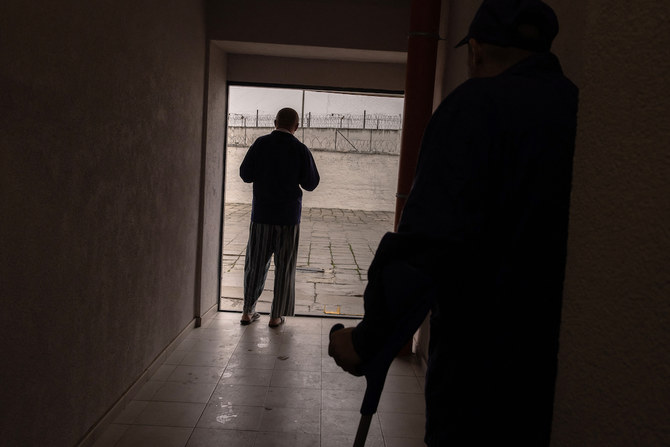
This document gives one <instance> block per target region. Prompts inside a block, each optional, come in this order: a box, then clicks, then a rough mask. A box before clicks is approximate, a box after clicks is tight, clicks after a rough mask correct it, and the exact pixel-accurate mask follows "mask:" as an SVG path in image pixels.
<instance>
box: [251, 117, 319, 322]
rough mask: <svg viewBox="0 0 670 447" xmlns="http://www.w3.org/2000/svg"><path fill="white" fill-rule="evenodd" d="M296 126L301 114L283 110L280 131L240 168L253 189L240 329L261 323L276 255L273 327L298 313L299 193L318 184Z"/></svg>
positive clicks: (265, 138)
mask: <svg viewBox="0 0 670 447" xmlns="http://www.w3.org/2000/svg"><path fill="white" fill-rule="evenodd" d="M298 125H299V118H298V112H296V111H295V110H293V109H290V108H284V109H281V110H280V111H279V112H278V113H277V117H276V119H275V128H276V129H275V130H274V131H273V132H272V133H270V134H268V135H264V136H262V137H260V138H258V139H257V140H256V141H255V142H254V143H253V144H252V145H251V147H250V148H249V151H248V152H247V154H246V156H245V157H244V160H243V161H242V165H241V166H240V177H242V180H244V181H245V182H247V183H250V182H253V184H254V185H253V202H252V205H251V225H250V227H249V242H248V244H247V254H246V259H245V263H244V308H243V314H242V319H241V320H240V323H241V324H249V323H252V322H254V321H256V320H258V319H259V318H260V315H259V314H258V312H256V311H255V309H256V302H257V301H258V298H259V297H260V295H261V293H262V292H263V286H264V285H265V278H266V276H267V273H268V269H269V268H270V258H271V257H272V255H273V254H274V261H275V281H274V297H273V300H272V309H271V311H270V322H269V326H270V327H277V326H279V325H280V324H282V323H283V322H284V316H292V315H293V314H294V311H295V267H296V260H297V255H298V238H299V234H300V214H301V211H302V189H300V188H301V187H302V188H303V189H305V190H307V191H313V190H314V188H316V187H317V185H318V184H319V180H320V177H319V171H318V170H317V168H316V164H315V163H314V158H313V157H312V154H311V153H310V151H309V149H307V146H305V145H304V144H302V143H301V142H300V141H299V140H298V139H297V138H296V137H295V136H293V134H294V133H295V131H296V130H297V129H298Z"/></svg>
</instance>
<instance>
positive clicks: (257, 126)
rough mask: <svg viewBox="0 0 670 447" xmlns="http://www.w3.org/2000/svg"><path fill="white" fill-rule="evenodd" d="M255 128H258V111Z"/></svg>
mask: <svg viewBox="0 0 670 447" xmlns="http://www.w3.org/2000/svg"><path fill="white" fill-rule="evenodd" d="M256 127H258V109H256Z"/></svg>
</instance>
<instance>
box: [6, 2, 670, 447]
mask: <svg viewBox="0 0 670 447" xmlns="http://www.w3.org/2000/svg"><path fill="white" fill-rule="evenodd" d="M445 3H446V4H447V6H448V8H449V11H450V15H449V17H450V18H449V26H448V27H447V29H445V30H444V31H445V34H443V36H446V37H447V38H448V39H449V40H448V41H447V42H445V44H446V45H442V49H441V51H442V54H443V56H442V57H443V58H444V59H443V62H444V67H445V71H444V76H443V77H442V78H441V79H439V78H438V79H439V83H440V84H439V85H441V95H442V96H445V95H446V94H448V92H449V91H451V89H453V87H455V85H457V84H458V83H460V82H461V81H462V80H463V79H464V76H465V65H464V64H465V60H464V57H462V56H461V55H460V54H459V53H458V52H457V51H453V50H452V49H451V43H452V42H454V41H455V40H454V39H458V38H460V36H462V35H463V34H464V32H465V30H466V29H467V22H469V20H470V18H471V17H472V14H473V13H474V10H475V9H476V4H473V2H470V1H466V0H458V1H456V0H451V1H448V2H447V1H446V0H445ZM474 3H477V2H474ZM550 3H551V4H552V6H554V7H555V9H556V11H557V13H558V14H559V18H560V19H561V25H562V30H561V34H560V36H559V38H558V39H557V41H556V47H555V48H556V52H557V54H558V55H559V57H560V58H561V60H562V61H563V64H564V68H565V71H566V73H567V74H568V75H569V76H570V77H571V78H573V79H574V80H575V81H576V82H577V83H578V85H579V86H580V87H581V102H580V112H579V113H580V115H579V131H578V133H579V134H578V139H577V153H576V158H575V176H574V186H573V196H572V203H573V206H572V211H571V224H570V240H569V255H568V265H567V270H568V271H567V277H566V291H565V306H564V318H563V327H562V334H561V350H560V363H559V376H558V382H557V395H556V406H555V421H554V434H553V445H555V446H561V447H562V446H570V447H571V446H581V445H598V446H600V445H602V446H630V445H645V446H646V445H650V446H651V445H653V446H656V445H669V444H670V439H669V437H670V430H669V428H668V421H669V420H670V409H669V405H670V404H669V402H670V397H669V396H670V385H669V380H668V377H669V376H670V367H669V366H668V359H669V358H670V352H669V346H670V340H669V337H668V331H669V329H668V328H670V321H668V316H669V315H670V309H669V306H670V304H669V303H670V300H668V296H670V290H668V288H669V286H668V284H669V282H668V273H667V272H668V268H669V263H670V262H669V259H668V253H670V247H669V246H668V245H669V242H668V238H669V237H668V231H667V226H668V221H670V214H669V210H668V200H667V191H669V190H670V185H668V174H667V172H668V164H669V159H668V155H667V154H668V152H667V142H668V141H670V135H669V133H670V132H669V130H668V124H667V123H668V119H667V117H668V113H669V110H668V101H667V96H668V91H669V90H670V89H669V86H668V79H669V77H670V73H669V67H668V61H669V60H670V58H669V57H668V48H670V42H669V33H668V32H667V29H668V28H667V23H666V21H667V17H669V16H670V12H669V11H668V3H667V2H666V1H664V0H642V1H639V2H627V1H623V0H617V1H614V2H612V1H605V0H588V1H585V2H569V1H568V0H554V1H551V2H550ZM213 4H214V5H213ZM212 5H213V6H212ZM280 5H281V6H286V7H287V9H285V10H282V9H281V6H280ZM209 7H210V8H211V9H210V12H211V14H209V17H208V18H209V19H210V24H212V28H211V32H212V37H213V38H215V39H223V40H240V41H243V40H248V41H253V42H270V43H283V44H293V45H316V46H332V47H337V46H339V47H342V48H359V49H372V50H379V51H404V49H405V48H406V30H407V23H406V21H407V20H408V17H409V12H408V11H409V0H395V1H394V0H364V1H354V0H340V1H335V0H333V1H325V0H323V1H319V2H314V1H311V0H310V1H307V0H303V1H298V0H293V1H288V2H272V1H270V0H248V1H244V2H241V1H239V2H228V1H226V2H222V1H221V2H214V1H212V2H209ZM202 9H203V8H202V4H200V3H193V2H172V3H170V7H169V8H166V7H165V4H164V2H159V1H157V0H154V1H146V2H140V3H137V2H132V3H131V2H115V3H114V4H113V5H111V4H110V5H106V4H96V5H95V6H93V5H91V6H87V4H85V3H82V2H76V1H74V0H64V1H59V2H55V3H54V2H47V1H38V2H31V3H26V2H18V1H15V2H11V3H10V4H9V5H5V6H4V7H3V13H2V14H1V15H0V29H1V30H2V39H0V55H2V64H0V107H2V110H1V111H0V112H1V113H0V115H1V116H2V120H3V121H2V128H1V131H0V157H1V158H0V199H1V200H0V203H1V204H2V207H3V208H2V213H0V222H1V224H2V225H1V226H0V236H1V237H2V239H1V241H0V242H1V247H2V250H0V253H1V259H2V263H1V264H0V268H1V269H2V270H1V272H0V273H1V274H0V277H1V278H2V289H1V293H2V306H3V309H2V313H1V314H0V315H2V316H1V318H0V352H2V354H3V358H4V359H5V362H4V364H3V368H2V380H1V381H0V402H2V403H3V418H2V421H1V422H0V427H1V428H0V433H2V434H3V442H5V443H7V444H8V445H53V446H61V445H63V446H70V445H73V444H75V443H76V442H77V441H78V440H79V439H81V438H82V437H83V436H84V435H85V434H86V432H87V430H89V429H90V428H91V427H92V426H93V425H94V424H95V423H96V422H97V421H98V420H99V419H100V418H102V417H103V416H104V415H105V414H106V412H107V411H108V410H109V409H110V408H112V406H113V405H114V403H115V402H116V401H117V400H118V399H120V398H121V397H122V396H123V395H124V392H125V391H126V390H127V389H128V388H129V387H130V386H132V385H133V383H135V382H136V381H137V380H138V379H139V378H140V377H142V373H143V372H144V371H145V369H146V368H147V367H149V366H150V365H151V364H152V362H153V361H154V360H155V359H156V358H157V357H158V356H160V355H161V353H162V352H163V350H164V349H165V348H166V347H168V346H169V345H170V343H171V341H173V340H174V339H175V337H178V336H179V334H180V332H181V331H182V330H184V329H185V328H188V327H189V326H192V324H193V317H194V315H195V314H197V310H198V309H199V310H200V311H201V312H202V311H205V310H207V308H208V306H210V305H211V304H212V303H213V302H214V301H213V300H214V299H215V298H213V297H212V294H213V293H214V292H215V289H216V288H217V287H218V284H217V281H218V278H216V279H214V278H213V275H215V274H218V272H215V270H216V268H215V267H214V266H213V264H212V263H211V261H212V260H213V259H214V258H215V257H218V256H219V253H218V248H216V247H217V245H218V241H217V237H216V233H217V232H218V227H217V225H218V223H216V221H217V220H218V219H219V216H220V210H219V209H218V207H219V206H220V203H218V201H219V197H220V189H219V188H220V184H221V183H220V182H219V178H220V176H221V175H222V174H221V170H222V169H223V167H222V166H221V164H222V160H221V157H222V153H221V152H219V148H222V141H223V136H222V133H221V132H222V130H221V129H220V128H217V125H216V123H217V122H218V121H219V119H220V117H221V116H222V115H224V114H225V110H224V109H223V106H222V105H221V104H222V103H223V102H224V100H225V93H224V91H223V84H224V83H225V81H226V73H229V74H232V75H234V76H238V75H239V76H240V77H242V78H247V77H248V76H251V75H250V74H249V73H252V72H253V70H251V69H249V68H245V69H244V70H247V71H244V70H242V67H252V68H253V67H254V66H253V64H258V62H259V58H263V56H258V57H256V58H255V59H256V60H247V61H246V62H244V64H243V63H242V62H241V60H242V58H238V61H240V62H239V63H238V62H234V63H233V61H231V60H230V58H229V59H228V61H226V57H225V55H224V54H221V52H219V51H217V50H213V51H212V53H211V54H210V78H209V83H208V93H207V95H208V96H207V97H208V98H209V102H208V105H207V106H206V107H203V102H204V95H203V94H204V91H205V84H204V80H205V78H206V76H205V50H206V45H205V24H204V20H205V14H204V11H203V10H202ZM258 11H263V12H265V14H264V15H262V16H261V18H260V19H259V20H257V21H255V20H249V19H250V18H252V17H257V16H258ZM309 13H312V14H315V16H314V17H323V16H319V15H318V14H324V13H327V15H326V16H327V17H329V18H330V19H329V20H327V21H317V20H310V17H309ZM352 13H353V14H352ZM278 17H279V18H284V19H286V20H285V21H282V22H281V24H283V25H287V24H288V25H290V26H291V29H292V30H293V32H292V33H291V34H290V35H288V38H287V35H286V34H285V33H284V34H282V33H279V31H278V30H280V29H281V28H278V27H277V21H276V20H275V19H276V18H278ZM347 19H348V20H347ZM284 29H285V26H284ZM461 52H462V51H461ZM248 59H254V58H248ZM278 59H284V58H278ZM289 59H292V58H289ZM265 62H268V64H260V67H261V68H263V67H271V68H272V71H271V72H272V73H273V76H272V78H273V79H278V78H281V79H283V80H284V81H282V82H290V83H303V82H305V83H308V84H311V83H315V84H318V85H324V83H331V82H332V83H337V82H339V81H338V79H337V78H336V77H335V76H332V74H329V73H328V72H327V71H326V70H323V69H321V68H320V69H319V70H320V71H318V72H317V71H315V72H314V74H313V75H308V74H307V70H308V69H309V64H307V65H305V66H304V68H301V69H300V71H298V72H297V73H302V74H300V75H299V76H298V75H296V76H292V75H287V74H285V73H284V74H282V73H281V71H280V69H281V67H282V66H284V64H285V63H286V62H288V63H289V66H299V65H300V63H298V62H297V61H294V60H286V59H284V60H278V61H275V63H272V64H269V61H267V60H265ZM302 63H305V62H304V61H303V62H302ZM354 65H356V66H357V67H360V68H361V69H362V71H361V72H356V71H355V70H354V69H352V70H353V71H352V73H363V75H362V76H363V79H371V77H368V76H369V75H370V74H371V73H378V71H376V70H378V69H377V68H374V67H372V66H366V67H364V66H363V65H360V64H354ZM314 66H315V67H317V66H318V64H316V65H314ZM386 68H390V67H388V66H386V65H384V66H383V68H380V69H382V70H385V69H386ZM236 70H237V71H236ZM284 70H286V68H284ZM398 70H399V69H397V70H396V69H391V70H389V72H393V73H395V74H394V75H393V78H392V79H391V80H390V81H388V82H389V85H397V83H398V80H397V79H398V77H401V75H400V74H399V72H398ZM338 71H339V70H338ZM245 73H246V74H245ZM255 76H259V75H258V74H256V75H255ZM282 76H283V78H282ZM356 76H358V75H356ZM374 76H376V75H374ZM342 79H343V80H342V81H341V83H343V84H344V83H345V82H350V80H347V79H350V78H348V77H347V76H344V77H342ZM385 82H387V80H386V79H384V78H383V77H380V79H379V83H380V84H376V83H375V84H374V85H386V84H383V83H385ZM365 84H366V85H368V82H367V81H365ZM370 85H371V84H370ZM361 88H374V87H361ZM377 88H381V87H377ZM401 88H402V87H401ZM391 89H396V88H395V87H393V88H391ZM205 111H207V121H206V123H207V128H206V129H205V132H203V126H202V123H203V115H204V112H205ZM203 137H204V139H205V143H204V144H203ZM203 157H204V158H203ZM199 222H200V224H201V228H202V229H201V230H200V232H199V231H198V228H199ZM199 257H201V258H202V259H201V260H199ZM198 278H201V279H202V282H201V283H200V285H198V284H199V283H198ZM194 295H195V296H194ZM36 409H37V410H36ZM40 409H41V410H40ZM36 411H37V412H38V413H37V414H38V416H36ZM40 411H41V413H40Z"/></svg>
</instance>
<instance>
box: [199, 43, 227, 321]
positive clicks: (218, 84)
mask: <svg viewBox="0 0 670 447" xmlns="http://www.w3.org/2000/svg"><path fill="white" fill-rule="evenodd" d="M208 64H209V66H208V69H209V76H208V85H207V104H206V108H207V121H206V122H207V125H206V127H205V137H204V138H203V140H204V141H205V147H204V153H203V157H202V161H201V173H200V175H201V181H200V185H201V190H200V200H201V202H200V212H201V223H200V225H199V228H200V229H201V234H200V238H201V239H200V245H199V251H200V255H199V256H198V259H199V260H200V262H199V264H198V273H199V275H200V280H201V282H200V283H199V284H196V287H198V289H196V309H195V313H194V314H195V315H196V316H197V317H201V316H202V315H203V314H205V313H207V311H213V310H214V309H213V308H214V307H218V302H219V296H220V284H219V283H220V277H221V273H220V271H219V268H220V264H221V261H220V259H221V222H222V215H221V212H222V208H221V207H222V205H223V175H224V174H223V173H224V159H225V132H226V129H225V127H226V126H225V122H226V106H227V102H228V99H227V86H226V82H227V79H226V72H227V69H226V67H227V56H226V54H225V53H224V52H223V51H222V50H221V49H220V48H218V47H217V46H215V45H211V44H210V45H209V62H208Z"/></svg>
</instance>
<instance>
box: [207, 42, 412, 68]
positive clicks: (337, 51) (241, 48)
mask: <svg viewBox="0 0 670 447" xmlns="http://www.w3.org/2000/svg"><path fill="white" fill-rule="evenodd" d="M212 42H213V43H214V44H215V45H216V46H218V47H219V48H221V49H223V50H224V51H225V52H226V53H230V54H251V55H257V56H274V57H292V58H300V59H323V60H336V61H355V62H380V63H391V64H404V63H405V62H406V60H407V53H406V52H403V51H378V50H360V49H354V48H331V47H315V46H307V45H283V44H272V43H257V42H236V41H230V40H214V41H212Z"/></svg>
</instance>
